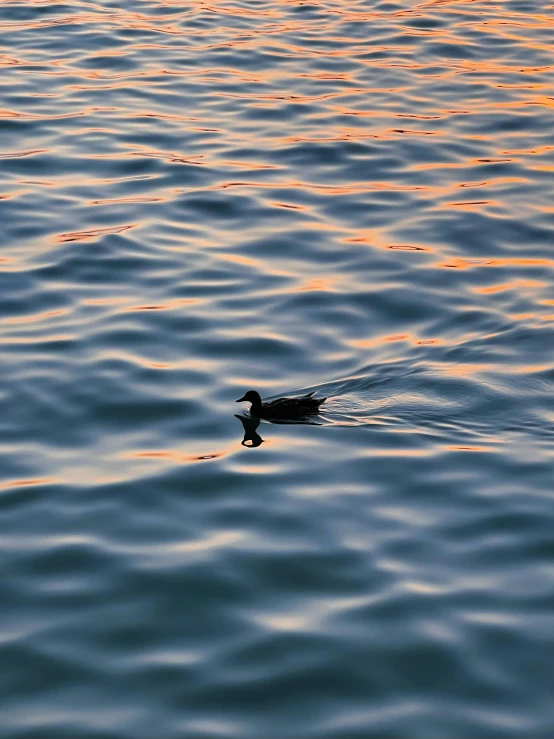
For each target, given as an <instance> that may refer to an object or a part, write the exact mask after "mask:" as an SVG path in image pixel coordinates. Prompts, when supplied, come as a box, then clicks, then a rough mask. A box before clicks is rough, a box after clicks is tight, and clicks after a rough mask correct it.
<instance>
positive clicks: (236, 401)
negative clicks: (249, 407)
mask: <svg viewBox="0 0 554 739" xmlns="http://www.w3.org/2000/svg"><path fill="white" fill-rule="evenodd" d="M243 400H246V398H244V397H243V398H239V399H238V400H235V403H241V402H242V401H243Z"/></svg>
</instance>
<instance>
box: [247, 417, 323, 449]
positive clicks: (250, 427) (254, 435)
mask: <svg viewBox="0 0 554 739" xmlns="http://www.w3.org/2000/svg"><path fill="white" fill-rule="evenodd" d="M235 418H238V419H239V421H240V422H241V423H242V428H243V430H244V438H243V440H242V441H241V444H242V446H246V447H248V448H249V449H250V448H252V449H253V448H254V447H257V446H260V444H262V443H263V442H264V441H265V439H262V437H261V436H260V435H259V433H258V431H257V428H258V426H259V425H260V419H259V418H257V417H256V416H239V415H237V414H235ZM270 423H272V424H278V425H280V426H286V425H292V424H296V425H298V424H302V425H305V426H322V425H323V424H321V423H317V422H316V421H314V420H312V419H311V418H296V419H294V420H291V421H284V420H272V421H270ZM248 442H250V443H248Z"/></svg>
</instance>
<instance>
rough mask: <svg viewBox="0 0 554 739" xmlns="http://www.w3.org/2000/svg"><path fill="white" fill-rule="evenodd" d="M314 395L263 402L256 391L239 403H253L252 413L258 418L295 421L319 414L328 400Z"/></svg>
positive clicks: (248, 393) (244, 396) (245, 395)
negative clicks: (294, 419)
mask: <svg viewBox="0 0 554 739" xmlns="http://www.w3.org/2000/svg"><path fill="white" fill-rule="evenodd" d="M313 395H314V393H308V394H307V395H302V396H301V397H300V398H277V400H269V401H265V402H264V401H262V399H261V397H260V394H259V393H258V392H256V390H249V391H248V392H247V393H245V394H244V395H243V397H242V398H239V399H238V400H237V403H240V402H242V401H243V400H248V401H249V402H250V403H252V407H251V408H250V413H251V414H252V415H253V416H256V417H257V418H266V419H268V420H271V419H272V418H275V419H293V418H303V417H305V416H313V415H315V414H317V413H319V406H320V405H321V404H322V403H323V402H324V401H325V400H327V398H314V397H312V396H313Z"/></svg>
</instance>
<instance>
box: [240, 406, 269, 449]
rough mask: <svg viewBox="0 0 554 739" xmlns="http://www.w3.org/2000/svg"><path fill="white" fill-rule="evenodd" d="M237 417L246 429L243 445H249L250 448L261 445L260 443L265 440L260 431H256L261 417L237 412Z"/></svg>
mask: <svg viewBox="0 0 554 739" xmlns="http://www.w3.org/2000/svg"><path fill="white" fill-rule="evenodd" d="M235 418H238V419H239V421H240V422H241V423H242V427H243V429H244V439H243V440H242V441H241V444H242V446H247V447H249V448H254V447H257V446H260V444H261V443H262V442H263V441H264V440H263V439H262V437H261V436H260V435H259V433H258V432H257V431H256V429H257V428H258V426H259V425H260V419H259V418H256V416H248V417H247V416H237V415H236V414H235ZM248 442H250V443H248Z"/></svg>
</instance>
